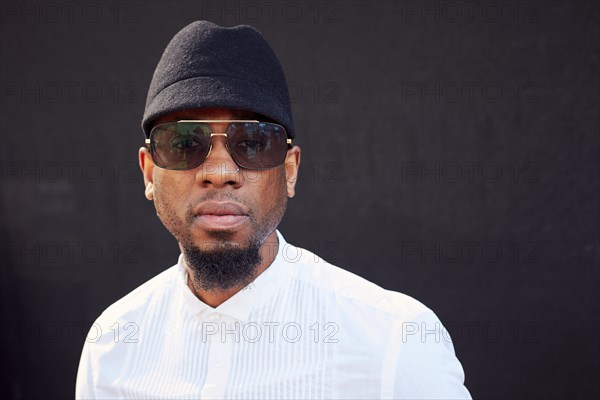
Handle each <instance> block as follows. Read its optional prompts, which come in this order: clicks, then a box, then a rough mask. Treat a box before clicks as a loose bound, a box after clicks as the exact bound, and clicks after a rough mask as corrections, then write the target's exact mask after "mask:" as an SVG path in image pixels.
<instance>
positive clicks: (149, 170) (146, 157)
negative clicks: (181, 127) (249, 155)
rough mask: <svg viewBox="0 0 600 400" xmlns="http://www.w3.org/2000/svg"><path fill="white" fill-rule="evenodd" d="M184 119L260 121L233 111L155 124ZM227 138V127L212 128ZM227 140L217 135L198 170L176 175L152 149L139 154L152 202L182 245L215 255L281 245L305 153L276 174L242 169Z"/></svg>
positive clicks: (191, 113)
mask: <svg viewBox="0 0 600 400" xmlns="http://www.w3.org/2000/svg"><path fill="white" fill-rule="evenodd" d="M182 119H193V120H231V119H259V120H260V117H257V116H256V115H254V114H252V113H249V112H245V111H239V110H230V109H218V108H212V109H196V110H186V111H182V112H177V113H172V114H168V115H166V116H163V117H161V118H159V119H158V120H157V121H155V125H156V124H159V123H164V122H171V121H177V120H182ZM211 127H212V131H213V133H223V132H225V131H226V129H227V124H225V123H214V124H211ZM225 143H226V138H225V137H224V136H213V138H212V150H211V151H210V154H209V155H208V157H207V158H206V160H205V161H204V162H203V163H202V164H201V165H200V166H198V167H196V168H194V169H191V170H185V171H173V170H167V169H162V168H159V167H156V166H155V165H154V163H153V162H152V159H151V157H150V153H149V151H148V150H147V149H146V148H141V149H140V151H139V161H140V167H141V168H142V172H143V174H144V182H145V185H146V197H147V198H148V199H149V200H153V201H154V205H155V207H156V211H157V214H158V215H159V217H160V219H161V221H162V222H163V224H164V225H165V227H166V228H167V229H168V230H169V231H170V232H171V234H173V236H175V238H176V239H177V241H178V242H179V244H180V246H182V247H184V248H185V247H186V246H194V247H196V248H198V249H199V250H200V251H202V252H206V253H210V252H214V251H220V250H221V251H222V250H226V249H233V248H239V249H245V248H248V247H249V246H250V245H251V244H254V245H258V246H262V245H263V243H264V242H265V241H266V240H267V239H269V241H270V242H273V243H276V236H275V232H274V230H275V228H276V227H277V225H279V222H280V221H281V219H282V217H283V214H284V212H285V208H286V205H287V198H288V197H293V196H294V188H295V182H296V178H297V173H298V166H299V163H300V149H299V148H298V147H297V146H294V147H293V148H291V149H289V150H288V152H287V156H286V159H285V162H284V164H283V165H280V166H278V167H275V168H273V169H270V170H262V171H257V170H246V169H243V168H239V167H238V166H237V165H236V164H235V162H234V161H233V159H232V158H231V156H230V154H229V152H228V151H227V148H226V146H225Z"/></svg>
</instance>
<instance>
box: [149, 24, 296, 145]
mask: <svg viewBox="0 0 600 400" xmlns="http://www.w3.org/2000/svg"><path fill="white" fill-rule="evenodd" d="M208 107H223V108H231V109H241V110H247V111H251V112H255V113H258V114H261V115H264V116H265V117H267V118H269V119H271V120H273V121H275V122H277V123H279V124H281V125H282V126H283V127H284V128H285V130H286V131H287V133H288V135H289V137H290V138H293V137H294V123H293V121H292V110H291V106H290V97H289V93H288V88H287V82H286V80H285V75H284V74H283V69H282V68H281V64H280V63H279V60H278V59H277V56H276V55H275V53H274V52H273V49H271V46H269V44H268V43H267V41H266V40H265V38H264V37H263V36H262V35H261V34H260V32H258V31H257V30H256V29H254V28H253V27H251V26H248V25H238V26H234V27H231V28H224V27H221V26H218V25H215V24H213V23H212V22H209V21H196V22H193V23H191V24H190V25H188V26H186V27H185V28H183V29H182V30H181V31H179V32H178V33H177V34H176V35H175V36H174V37H173V39H171V42H170V43H169V45H168V46H167V48H166V49H165V51H164V53H163V55H162V57H161V59H160V61H159V62H158V65H157V67H156V70H155V71H154V76H153V77H152V82H151V83H150V89H149V90H148V98H147V99H146V109H145V111H144V117H143V119H142V129H143V130H144V133H145V134H146V136H148V135H149V134H150V130H151V128H152V121H154V120H155V119H156V118H158V117H160V116H162V115H165V114H168V113H171V112H175V111H181V110H186V109H192V108H208Z"/></svg>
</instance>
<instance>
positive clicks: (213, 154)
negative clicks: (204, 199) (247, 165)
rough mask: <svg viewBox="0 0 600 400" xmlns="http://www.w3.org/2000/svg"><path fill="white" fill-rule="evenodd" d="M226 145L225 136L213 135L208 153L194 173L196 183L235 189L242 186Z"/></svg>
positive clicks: (240, 177)
mask: <svg viewBox="0 0 600 400" xmlns="http://www.w3.org/2000/svg"><path fill="white" fill-rule="evenodd" d="M226 143H227V141H226V136H225V134H219V133H213V135H212V138H211V149H210V153H209V154H208V156H207V157H206V159H205V160H204V162H203V163H202V164H201V165H200V168H199V169H198V172H197V173H196V181H197V182H198V183H199V184H201V185H202V186H205V187H209V186H212V187H226V186H231V187H234V188H237V187H240V186H241V185H242V180H243V177H242V174H241V173H240V169H239V167H238V165H237V164H236V163H235V161H233V158H231V154H229V151H228V149H227V144H226Z"/></svg>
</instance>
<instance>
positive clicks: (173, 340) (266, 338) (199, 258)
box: [76, 21, 470, 399]
mask: <svg viewBox="0 0 600 400" xmlns="http://www.w3.org/2000/svg"><path fill="white" fill-rule="evenodd" d="M142 127H143V129H144V132H145V134H146V144H147V145H146V146H145V147H142V148H141V149H140V151H139V162H140V167H141V169H142V173H143V176H144V182H145V185H146V190H145V194H146V197H147V198H148V200H151V201H153V202H154V205H155V207H156V213H157V214H158V216H159V218H160V220H161V221H162V222H163V224H164V225H165V227H166V228H167V229H168V230H169V232H171V234H173V236H174V237H175V238H176V239H177V241H178V243H179V247H180V249H181V253H182V254H181V256H180V258H179V261H178V263H177V264H176V265H175V266H173V267H171V268H169V269H167V270H166V271H164V272H163V273H161V274H159V275H158V276H156V277H155V278H153V279H151V280H150V281H148V282H146V283H145V284H143V285H142V286H140V287H139V288H137V289H136V290H134V291H133V292H131V293H130V294H128V295H127V296H125V297H124V298H122V299H121V300H119V301H117V302H116V303H115V304H113V305H112V306H110V307H109V308H108V309H107V310H106V311H105V312H104V313H103V314H102V315H101V316H100V317H99V318H98V319H97V321H96V322H95V323H94V326H93V327H92V329H91V330H90V334H89V335H88V339H87V340H86V343H85V346H84V349H83V353H82V356H81V361H80V365H79V372H78V376H77V389H76V390H77V397H78V398H169V399H174V398H260V399H273V398H277V399H279V398H303V399H304V398H344V399H348V398H370V399H374V398H410V399H416V398H427V399H432V398H444V399H450V398H453V399H454V398H469V397H470V395H469V392H468V391H467V389H466V388H465V387H464V385H463V381H464V375H463V371H462V368H461V365H460V363H459V362H458V360H457V359H456V357H455V355H454V350H453V346H452V343H451V340H450V338H449V336H448V333H447V332H446V331H445V330H444V328H443V326H442V325H441V323H440V321H439V320H438V318H437V317H436V316H435V314H434V313H433V312H432V311H431V310H429V309H428V308H426V307H425V306H424V305H422V304H421V303H419V302H418V301H416V300H414V299H412V298H410V297H408V296H405V295H403V294H400V293H395V292H391V291H386V290H384V289H382V288H380V287H378V286H376V285H374V284H372V283H370V282H367V281H366V280H364V279H362V278H360V277H357V276H355V275H353V274H351V273H349V272H346V271H344V270H342V269H340V268H337V267H335V266H332V265H330V264H328V263H327V262H325V261H324V260H322V259H320V258H318V257H317V256H315V255H314V254H312V253H310V252H308V251H306V250H304V249H300V248H297V247H294V246H292V245H290V244H288V243H286V241H285V240H284V238H283V236H282V235H281V233H280V232H278V231H277V230H276V228H277V226H278V225H279V223H280V221H281V219H282V217H283V215H284V212H285V209H286V204H287V199H288V198H291V197H293V196H294V190H295V183H296V178H297V174H298V167H299V165H300V148H299V147H298V146H296V145H294V143H293V140H294V137H295V131H294V126H293V122H292V115H291V108H290V100H289V96H288V92H287V84H286V80H285V77H284V74H283V71H282V69H281V66H280V64H279V61H278V60H277V57H276V56H275V54H274V53H273V51H272V49H271V48H270V46H269V45H268V44H267V42H266V41H265V40H264V38H263V37H262V36H261V35H260V33H258V31H256V30H255V29H253V28H251V27H248V26H237V27H233V28H222V27H219V26H216V25H214V24H212V23H210V22H206V21H200V22H195V23H192V24H191V25H189V26H187V27H185V28H184V29H183V30H182V31H180V32H179V33H178V34H177V35H176V36H175V37H174V38H173V39H172V40H171V42H170V43H169V45H168V46H167V48H166V50H165V52H164V54H163V56H162V58H161V60H160V62H159V64H158V66H157V68H156V71H155V73H154V77H153V79H152V83H151V86H150V89H149V93H148V99H147V103H146V110H145V113H144V118H143V121H142ZM119 331H120V332H119ZM119 333H120V335H119Z"/></svg>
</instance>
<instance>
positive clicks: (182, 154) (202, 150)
mask: <svg viewBox="0 0 600 400" xmlns="http://www.w3.org/2000/svg"><path fill="white" fill-rule="evenodd" d="M150 137H151V139H152V140H151V146H152V151H153V159H154V163H155V164H156V165H158V166H159V167H161V168H167V169H175V170H186V169H193V168H196V167H197V166H198V165H200V164H201V163H202V161H204V159H205V158H206V156H207V154H208V151H209V149H210V126H209V125H208V124H201V123H189V122H175V123H168V124H161V125H157V126H156V127H155V128H154V129H153V130H152V132H151V134H150Z"/></svg>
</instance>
